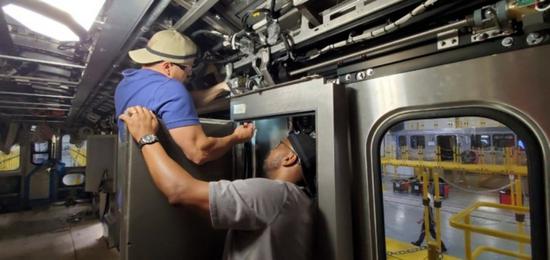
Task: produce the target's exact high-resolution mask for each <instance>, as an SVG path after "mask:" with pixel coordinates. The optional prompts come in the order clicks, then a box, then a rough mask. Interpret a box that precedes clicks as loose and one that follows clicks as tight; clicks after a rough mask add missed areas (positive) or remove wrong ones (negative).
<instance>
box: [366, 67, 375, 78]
mask: <svg viewBox="0 0 550 260" xmlns="http://www.w3.org/2000/svg"><path fill="white" fill-rule="evenodd" d="M372 75H374V70H373V69H368V70H367V76H368V77H371V76H372Z"/></svg>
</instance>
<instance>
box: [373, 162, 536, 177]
mask: <svg viewBox="0 0 550 260" xmlns="http://www.w3.org/2000/svg"><path fill="white" fill-rule="evenodd" d="M381 163H382V165H383V166H386V165H393V166H405V167H420V168H431V169H444V170H457V171H467V172H477V173H484V174H504V175H509V174H512V175H518V176H527V166H523V165H510V164H507V165H504V164H465V163H460V162H451V161H421V160H401V159H392V158H382V159H381Z"/></svg>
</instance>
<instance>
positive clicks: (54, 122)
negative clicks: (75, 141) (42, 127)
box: [12, 119, 65, 124]
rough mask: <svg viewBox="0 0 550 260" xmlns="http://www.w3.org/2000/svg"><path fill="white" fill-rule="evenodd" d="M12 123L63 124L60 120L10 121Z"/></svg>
mask: <svg viewBox="0 0 550 260" xmlns="http://www.w3.org/2000/svg"><path fill="white" fill-rule="evenodd" d="M12 120H13V121H14V122H20V123H41V122H47V123H52V124H64V123H65V121H61V120H50V119H12Z"/></svg>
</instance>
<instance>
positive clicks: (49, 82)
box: [0, 74, 80, 88]
mask: <svg viewBox="0 0 550 260" xmlns="http://www.w3.org/2000/svg"><path fill="white" fill-rule="evenodd" d="M0 78H4V79H12V80H19V81H35V82H44V83H48V84H52V83H54V84H59V85H68V87H71V88H72V87H74V86H76V85H78V84H80V82H79V81H67V80H57V79H48V78H38V77H28V76H13V75H7V74H0Z"/></svg>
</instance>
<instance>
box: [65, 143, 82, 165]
mask: <svg viewBox="0 0 550 260" xmlns="http://www.w3.org/2000/svg"><path fill="white" fill-rule="evenodd" d="M69 152H70V154H71V157H72V158H73V161H74V162H75V166H86V153H85V152H86V150H83V149H79V148H76V147H71V148H70V149H69Z"/></svg>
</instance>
